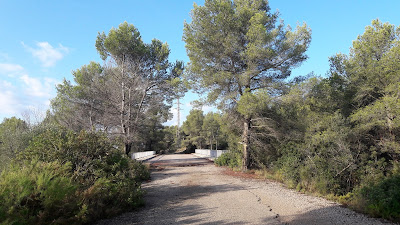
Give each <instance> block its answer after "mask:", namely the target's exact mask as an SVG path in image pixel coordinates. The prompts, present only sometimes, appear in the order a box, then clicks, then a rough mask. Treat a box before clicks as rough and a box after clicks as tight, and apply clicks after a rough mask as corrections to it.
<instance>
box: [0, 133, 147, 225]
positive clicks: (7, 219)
mask: <svg viewBox="0 0 400 225" xmlns="http://www.w3.org/2000/svg"><path fill="white" fill-rule="evenodd" d="M116 147H117V146H116V145H115V143H113V142H110V141H109V139H108V138H107V136H105V135H104V134H101V133H88V132H85V131H82V132H80V133H74V132H72V131H68V130H64V129H53V130H48V131H46V132H44V133H43V134H41V135H39V136H36V137H35V138H34V139H33V140H32V141H31V143H30V145H29V146H28V148H27V149H26V150H25V151H23V152H21V153H20V154H19V155H18V156H17V160H16V161H15V162H14V163H13V164H12V166H11V167H9V168H8V169H7V170H5V171H3V172H2V174H1V175H0V177H1V179H0V202H2V204H1V205H0V222H1V223H4V224H70V223H74V224H83V223H89V222H93V221H95V220H98V219H100V218H106V217H109V216H112V215H115V214H117V213H120V212H123V211H127V210H131V209H133V208H135V207H137V206H139V205H141V204H142V200H141V196H142V191H141V189H140V182H141V181H142V180H143V179H148V178H149V173H148V171H147V169H146V168H145V167H144V166H143V165H142V164H140V163H138V162H134V161H132V160H130V159H129V158H127V157H126V156H125V155H124V154H123V152H122V151H121V150H119V149H117V148H116Z"/></svg>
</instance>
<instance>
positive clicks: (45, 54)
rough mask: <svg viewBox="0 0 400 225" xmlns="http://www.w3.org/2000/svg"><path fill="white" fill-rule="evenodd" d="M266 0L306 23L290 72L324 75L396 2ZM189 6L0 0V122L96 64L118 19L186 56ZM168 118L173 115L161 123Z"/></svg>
mask: <svg viewBox="0 0 400 225" xmlns="http://www.w3.org/2000/svg"><path fill="white" fill-rule="evenodd" d="M194 2H196V3H197V4H199V5H202V4H203V3H204V1H203V0H201V1H197V0H195V1H194ZM269 4H270V7H271V9H272V11H276V10H279V12H280V15H281V17H280V18H282V19H283V20H284V21H285V24H287V25H291V26H292V27H295V26H296V24H297V23H303V22H306V23H307V24H308V26H309V27H310V28H311V29H312V42H311V45H310V48H309V50H308V51H307V54H308V56H309V59H308V60H307V61H306V62H305V63H303V64H302V66H300V67H299V68H297V69H295V70H293V73H292V74H293V76H297V75H306V74H308V73H310V72H314V73H315V74H317V75H325V73H326V71H327V70H328V69H329V63H328V57H330V56H332V55H334V54H336V53H338V52H342V53H346V54H347V53H348V51H349V48H350V47H351V44H352V41H353V40H355V39H356V38H357V36H358V35H359V34H362V33H363V32H364V28H365V26H367V25H369V24H371V21H372V20H373V19H376V18H379V19H380V20H381V21H383V22H389V23H391V24H394V25H395V26H399V25H400V13H399V11H398V10H399V9H400V1H397V0H392V1H388V0H381V1H374V0H363V1H361V0H347V1H345V0H336V1H321V0H304V1H295V0H286V1H282V0H270V1H269ZM192 6H193V1H192V0H168V1H166V0H146V1H142V0H130V1H122V0H116V1H112V2H111V1H50V0H48V1H44V0H38V1H21V0H8V1H5V0H0V30H1V35H0V121H2V120H3V118H5V117H11V116H17V117H21V118H22V115H23V114H24V112H33V114H36V115H37V114H40V112H45V111H46V110H47V109H48V105H49V101H50V99H51V98H53V97H54V96H55V95H56V91H55V85H56V84H57V83H59V82H61V81H62V80H63V79H64V78H66V79H68V80H72V76H71V71H72V70H75V69H77V68H79V67H81V66H82V65H84V64H88V63H89V62H90V61H97V62H101V59H100V57H99V56H98V54H97V52H96V48H95V46H94V44H95V40H96V36H97V33H98V32H102V31H105V32H106V33H107V32H108V31H109V30H110V29H111V28H112V27H118V25H119V24H120V23H122V22H124V21H127V22H128V23H131V24H133V25H134V26H135V27H137V28H138V30H139V31H140V33H141V35H142V38H143V40H144V41H145V42H149V41H150V40H151V39H153V38H157V39H160V40H161V41H163V42H167V43H168V44H169V45H170V49H171V54H170V60H171V61H175V60H176V59H179V60H184V61H185V62H188V61H189V59H188V57H187V56H186V50H185V47H184V42H182V30H183V23H184V21H185V20H186V21H190V14H189V13H190V10H191V9H192ZM196 98H197V96H196V95H194V94H191V93H189V94H187V96H186V97H185V98H184V99H183V101H182V102H183V109H184V110H183V111H182V112H181V118H185V117H186V115H187V114H188V112H189V110H190V108H191V106H190V101H193V100H195V99H196ZM203 110H204V111H209V110H211V107H208V106H207V107H204V108H203ZM172 112H173V113H174V114H176V110H173V111H172ZM174 123H176V120H175V119H173V120H171V121H170V122H169V123H168V124H174Z"/></svg>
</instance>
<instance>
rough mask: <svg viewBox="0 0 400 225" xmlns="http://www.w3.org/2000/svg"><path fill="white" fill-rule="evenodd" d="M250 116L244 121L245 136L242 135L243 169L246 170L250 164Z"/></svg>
mask: <svg viewBox="0 0 400 225" xmlns="http://www.w3.org/2000/svg"><path fill="white" fill-rule="evenodd" d="M249 129H250V118H245V120H244V123H243V136H242V144H243V160H242V170H243V171H246V170H247V169H248V168H249V166H250V152H249V147H250V133H249Z"/></svg>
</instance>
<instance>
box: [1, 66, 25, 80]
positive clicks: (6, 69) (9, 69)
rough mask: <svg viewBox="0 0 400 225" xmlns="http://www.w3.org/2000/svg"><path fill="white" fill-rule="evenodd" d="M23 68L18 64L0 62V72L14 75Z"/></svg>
mask: <svg viewBox="0 0 400 225" xmlns="http://www.w3.org/2000/svg"><path fill="white" fill-rule="evenodd" d="M23 70H24V68H23V67H22V66H20V65H18V64H12V63H0V74H4V75H7V76H10V77H14V76H15V75H16V74H18V73H20V72H22V71H23Z"/></svg>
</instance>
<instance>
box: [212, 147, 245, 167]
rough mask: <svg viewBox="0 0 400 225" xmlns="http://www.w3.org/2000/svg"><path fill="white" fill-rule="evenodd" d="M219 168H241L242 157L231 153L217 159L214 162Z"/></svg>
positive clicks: (236, 153)
mask: <svg viewBox="0 0 400 225" xmlns="http://www.w3.org/2000/svg"><path fill="white" fill-rule="evenodd" d="M214 163H215V164H217V165H218V166H229V167H230V168H241V166H242V155H241V154H240V153H238V152H233V151H229V152H227V153H224V154H222V155H221V156H220V157H218V158H216V159H215V161H214Z"/></svg>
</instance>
